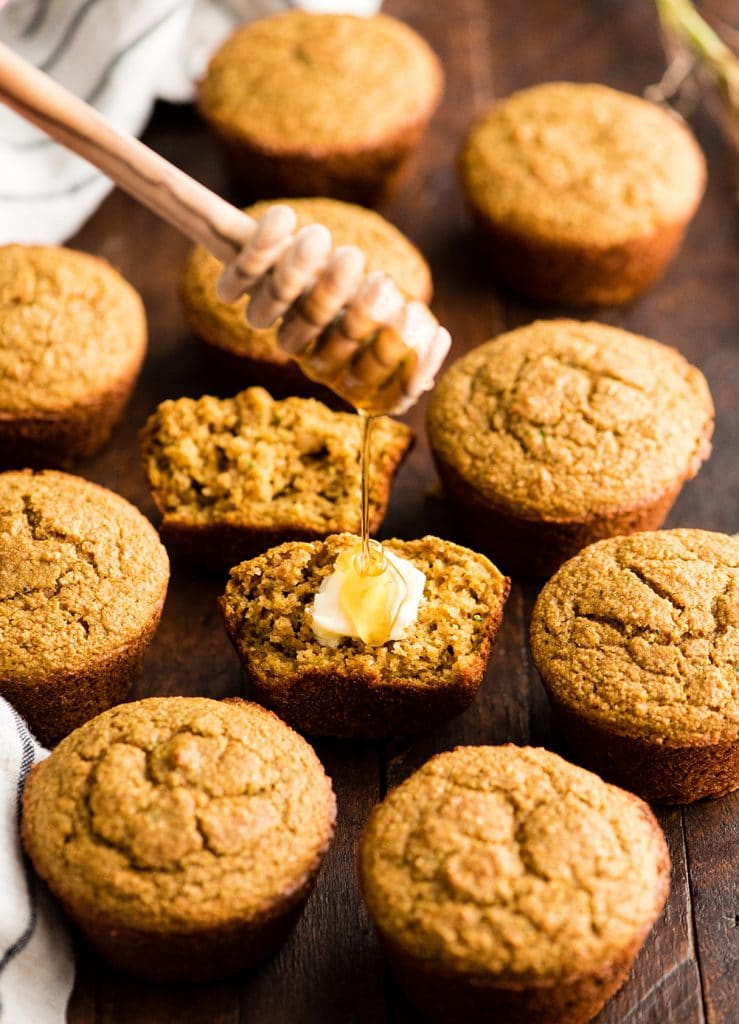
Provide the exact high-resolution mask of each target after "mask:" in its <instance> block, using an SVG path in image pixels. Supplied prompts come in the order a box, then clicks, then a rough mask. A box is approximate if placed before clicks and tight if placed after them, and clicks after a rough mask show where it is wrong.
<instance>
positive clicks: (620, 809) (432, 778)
mask: <svg viewBox="0 0 739 1024" xmlns="http://www.w3.org/2000/svg"><path fill="white" fill-rule="evenodd" d="M359 871H360V881H361V884H362V890H363V893H364V898H365V901H366V903H367V906H368V909H369V911H370V914H371V915H372V917H373V919H374V921H375V923H376V925H377V927H378V929H379V931H380V935H381V937H382V939H383V941H384V943H385V945H386V949H387V951H388V953H389V956H390V960H391V964H393V965H395V966H396V967H397V966H400V970H401V974H400V980H401V983H402V982H403V981H404V980H405V981H406V982H407V983H410V993H411V996H412V997H415V998H416V1001H418V1000H419V998H420V1000H421V1002H420V1003H419V1005H420V1006H421V1008H422V1009H423V1010H424V1011H425V1012H427V1013H430V1014H431V1017H432V1019H435V1020H439V1019H443V1020H449V1019H455V1018H453V1017H450V1016H448V1008H447V1014H445V1013H444V1012H443V1011H444V995H443V986H444V984H445V982H448V983H452V984H454V983H455V982H456V983H457V984H461V985H464V984H465V983H467V984H469V985H470V986H471V989H472V993H469V992H468V993H467V995H464V994H462V996H461V1000H462V1001H461V1003H460V1004H458V1005H461V1006H464V1007H465V1009H468V1008H469V1007H468V1006H466V1005H465V1003H466V1000H467V999H469V998H472V999H475V998H476V999H478V1000H480V1002H478V1003H477V1004H476V1009H477V1010H478V1012H482V1011H483V1009H484V1008H485V1000H486V999H488V1000H489V1001H490V1002H489V1006H490V1007H492V1006H493V1005H495V1006H498V1005H499V1003H500V1006H499V1009H500V1010H503V1014H502V1017H501V1019H502V1020H505V1021H508V1020H522V1021H529V1020H534V1019H536V1020H545V1021H550V1020H567V1021H583V1020H588V1019H589V1018H590V1016H592V1015H593V1014H594V1012H595V1011H596V1010H597V1009H598V1008H599V1006H598V1007H595V1008H594V1007H593V1006H592V1005H591V1006H589V1007H587V1006H584V1005H577V1004H575V1005H569V1006H568V1013H569V1015H567V1016H551V1015H550V1014H551V1011H552V1009H553V1008H554V1009H555V1010H558V1011H559V1013H560V1014H561V1007H557V1004H558V1002H559V1000H560V998H561V996H562V993H563V992H565V993H566V991H567V989H568V987H569V986H571V985H573V984H574V983H575V979H578V978H579V979H583V978H585V977H587V976H588V975H590V976H592V977H600V978H605V979H607V980H606V981H605V984H604V986H603V987H604V991H601V992H600V1005H602V1003H603V1002H604V1001H605V998H607V996H608V995H610V994H611V993H612V992H613V991H614V990H615V988H616V987H618V984H620V982H621V981H622V980H623V974H624V973H625V972H621V975H620V977H619V978H618V980H617V981H616V982H615V984H614V978H613V977H608V967H609V965H612V964H619V965H620V964H621V962H622V960H623V957H624V953H625V951H628V953H629V954H630V959H633V956H634V955H635V951H636V950H635V947H636V948H638V947H639V946H640V945H641V943H642V942H643V940H644V938H645V936H646V934H647V932H648V931H649V929H650V928H651V926H652V924H653V923H654V921H655V919H656V917H657V916H658V914H659V912H660V910H661V909H662V905H663V903H664V901H665V897H666V894H667V890H668V885H669V858H668V853H667V848H666V845H665V842H664V839H663V837H662V834H661V832H660V829H659V826H658V825H657V823H656V821H655V820H654V818H653V816H652V815H651V813H650V811H649V809H648V807H647V806H646V805H645V804H643V803H642V802H641V801H640V800H638V799H637V798H635V797H634V796H632V795H631V794H628V793H625V792H623V791H621V790H618V789H616V788H615V787H613V786H609V785H607V784H606V783H604V782H602V781H601V780H600V779H599V778H598V777H597V776H595V775H592V774H590V773H589V772H585V771H583V770H582V769H580V768H577V767H575V766H574V765H571V764H569V763H568V762H566V761H564V760H563V759H562V758H560V757H558V756H557V755H556V754H553V753H551V752H549V751H546V750H543V749H534V748H518V747H514V746H512V745H510V744H509V745H507V746H503V747H458V748H457V749H456V750H455V751H453V752H450V753H444V754H439V755H437V756H436V757H434V758H432V759H431V760H430V761H429V762H427V763H426V764H425V765H424V766H423V767H422V768H421V769H419V771H417V772H415V773H414V774H413V775H412V776H411V777H410V778H409V779H408V780H406V781H405V782H404V783H402V784H401V785H400V786H399V787H398V788H397V789H395V790H393V791H392V792H391V793H390V794H389V795H388V796H387V797H386V799H385V800H384V801H383V803H382V804H381V805H380V806H379V807H378V808H376V809H375V811H374V812H373V814H372V816H371V818H370V820H369V823H368V825H367V827H366V829H365V832H364V834H363V836H362V840H361V844H360V853H359ZM396 957H397V958H398V959H397V960H396ZM411 963H412V964H414V965H415V971H416V972H417V973H416V976H415V980H414V968H413V967H409V964H411ZM408 972H410V974H408ZM433 977H435V978H436V979H437V981H436V982H434V981H433V980H432V978H433ZM423 979H426V980H428V983H429V985H430V986H431V987H430V989H429V990H428V993H427V994H426V996H425V997H424V988H423ZM406 987H408V986H407V985H406ZM542 988H543V989H545V990H547V989H548V990H549V996H550V1003H549V1007H548V1008H547V1009H544V1010H543V1011H542V1014H541V1016H537V1017H532V1016H530V1015H529V1013H528V1009H527V1003H526V995H525V993H526V990H527V989H528V990H529V991H530V993H531V995H532V996H533V997H534V998H535V999H540V998H541V995H542V992H541V989H542ZM434 990H436V991H434ZM516 994H517V995H518V998H519V1003H518V1005H517V1011H518V1013H519V1016H508V1015H507V1014H506V1013H505V1009H509V1010H510V1008H509V1007H508V1005H507V1001H508V1000H509V999H513V998H515V995H516ZM471 1005H475V1004H471ZM584 1011H589V1012H584ZM456 1019H460V1018H456ZM468 1019H472V1018H468ZM480 1019H483V1018H482V1017H481V1018H480Z"/></svg>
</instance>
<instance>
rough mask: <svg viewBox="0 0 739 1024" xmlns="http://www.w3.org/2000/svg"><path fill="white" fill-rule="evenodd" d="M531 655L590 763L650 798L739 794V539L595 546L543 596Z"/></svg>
mask: <svg viewBox="0 0 739 1024" xmlns="http://www.w3.org/2000/svg"><path fill="white" fill-rule="evenodd" d="M531 647H532V652H533V655H534V660H535V662H536V665H537V668H538V669H539V672H540V674H541V676H542V679H543V680H544V683H545V686H546V688H547V691H548V693H549V695H550V697H551V699H552V700H553V702H554V705H555V710H557V712H558V714H559V715H560V719H561V721H562V723H563V725H564V727H565V731H566V732H567V734H568V736H569V738H570V741H571V743H572V744H573V748H574V749H575V750H576V751H577V753H578V755H579V756H580V757H581V758H582V759H583V760H584V761H585V762H586V763H587V764H588V765H593V767H595V768H597V769H599V770H602V771H603V772H604V773H605V774H608V775H609V776H610V777H612V778H614V779H616V780H622V781H624V784H625V783H626V782H627V781H628V783H630V787H631V788H633V789H634V790H635V791H636V792H639V793H644V794H646V795H648V796H649V798H650V799H661V800H673V801H674V800H679V801H688V800H694V799H698V798H699V797H701V796H707V795H716V794H718V793H722V792H728V791H729V790H730V789H734V788H736V787H737V786H739V674H738V673H737V666H738V665H739V541H737V540H736V539H735V538H732V537H727V536H725V535H723V534H719V533H709V532H707V531H704V530H665V531H661V532H657V533H641V534H635V535H634V536H633V537H615V538H613V539H611V540H608V541H602V542H601V543H599V544H595V545H593V546H592V547H589V548H587V549H586V550H585V551H583V552H581V553H580V554H579V555H578V556H577V557H576V558H574V559H572V560H571V561H570V562H568V563H566V565H564V566H563V567H562V568H561V569H560V571H559V572H558V573H557V575H556V576H555V577H554V578H553V579H552V580H550V581H549V583H548V584H547V585H546V586H545V587H544V590H543V591H542V593H541V594H540V596H539V599H538V601H537V604H536V608H535V611H534V616H533V619H532V624H531ZM602 734H605V735H604V736H602ZM619 738H620V739H621V740H623V749H620V746H619ZM627 748H628V751H631V754H630V756H627ZM636 752H638V754H639V757H636ZM645 758H649V759H650V762H649V763H650V765H651V767H650V768H649V770H645V763H644V759H645ZM711 762H713V763H711Z"/></svg>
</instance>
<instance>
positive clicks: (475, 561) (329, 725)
mask: <svg viewBox="0 0 739 1024" xmlns="http://www.w3.org/2000/svg"><path fill="white" fill-rule="evenodd" d="M354 543H356V538H353V537H350V536H349V535H347V534H343V535H339V536H333V537H329V538H327V539H326V540H325V541H316V542H314V543H312V544H299V543H294V544H283V545H281V546H280V547H277V548H273V549H272V550H271V551H267V552H266V553H265V554H264V555H262V556H261V557H259V558H255V559H252V560H251V561H247V562H243V563H242V564H241V565H238V566H236V568H235V569H233V570H232V571H231V578H230V581H229V583H228V586H227V588H226V593H225V595H224V596H223V597H222V598H221V600H220V608H221V613H222V615H223V619H224V622H225V625H226V631H227V633H228V635H229V637H230V638H231V641H232V642H233V644H234V647H235V648H236V651H237V653H238V655H239V658H240V659H241V662H242V665H243V667H244V671H245V674H246V678H247V683H248V686H249V687H250V690H251V693H252V695H253V696H254V698H255V699H256V700H258V701H260V702H261V703H263V704H265V705H266V706H267V707H270V708H272V709H273V710H274V711H276V712H277V713H278V714H279V715H280V716H281V717H282V718H284V719H285V721H287V722H289V723H290V724H291V725H294V726H295V728H297V729H300V730H301V731H304V732H307V733H313V734H316V735H327V736H347V737H350V736H361V737H380V736H402V735H406V734H408V733H414V732H420V731H423V730H424V729H430V728H431V727H432V726H434V725H436V724H437V723H438V722H441V721H444V720H445V719H447V718H450V717H451V716H452V715H455V714H458V713H459V712H460V711H463V710H464V708H466V707H467V705H468V704H469V703H470V702H471V701H472V699H473V698H474V696H475V694H476V693H477V690H478V688H479V686H480V684H481V682H482V679H483V674H484V672H485V668H486V665H487V663H488V659H489V657H490V653H491V651H492V646H493V642H494V640H495V636H496V633H497V631H498V628H499V626H500V623H501V619H502V615H503V605H504V604H505V601H506V598H507V596H508V590H509V583H510V581H509V580H508V579H507V578H506V577H505V576H503V575H502V574H501V573H500V572H499V571H498V570H497V569H496V567H495V566H494V565H493V564H492V563H491V562H489V561H488V559H487V558H485V556H484V555H478V554H476V553H475V552H473V551H470V550H468V549H467V548H463V547H460V546H459V545H458V544H452V543H451V542H449V541H445V540H440V539H439V538H438V537H424V538H422V539H420V540H411V541H400V540H390V541H385V542H383V546H384V547H385V548H386V549H387V550H388V551H390V552H392V553H393V554H395V555H398V556H400V557H401V558H405V559H407V560H409V561H410V562H412V564H413V565H414V566H415V567H416V568H417V569H419V570H421V571H422V572H423V573H424V575H425V576H426V583H425V588H424V594H423V597H422V600H421V604H420V606H419V611H418V618H417V621H416V623H415V624H414V625H413V626H411V627H410V628H409V629H408V631H407V633H406V636H405V637H404V638H403V639H401V640H396V641H390V642H388V643H386V644H384V645H383V646H381V647H370V646H367V645H365V644H364V643H362V641H361V640H353V639H350V638H345V639H343V640H342V641H341V642H340V643H339V644H338V646H337V647H329V646H323V645H322V644H321V643H319V641H318V640H317V638H316V636H315V634H314V633H313V630H312V626H311V616H310V613H309V609H310V606H311V604H312V602H313V599H314V597H315V595H316V593H317V591H318V589H319V587H320V585H321V583H322V582H323V580H325V579H326V577H327V576H328V575H329V574H330V573H331V572H333V569H334V565H335V562H336V558H337V557H338V555H339V554H340V553H341V552H342V551H345V550H346V549H347V548H348V547H349V546H351V545H352V544H354Z"/></svg>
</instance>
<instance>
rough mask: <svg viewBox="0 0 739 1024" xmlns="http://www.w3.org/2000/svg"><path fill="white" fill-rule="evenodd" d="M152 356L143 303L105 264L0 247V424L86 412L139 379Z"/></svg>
mask: <svg viewBox="0 0 739 1024" xmlns="http://www.w3.org/2000/svg"><path fill="white" fill-rule="evenodd" d="M145 349H146V318H145V315H144V307H143V305H142V303H141V299H140V298H139V296H138V294H137V292H136V291H134V289H133V288H132V287H131V285H130V284H129V283H128V282H127V281H125V280H124V279H123V278H122V277H121V275H120V274H119V273H118V272H117V271H115V270H113V268H112V267H110V266H109V265H108V264H107V263H106V262H105V261H104V260H101V259H98V258H97V257H96V256H89V255H88V254H87V253H84V252H75V251H74V250H72V249H61V248H54V247H46V246H40V245H4V246H0V416H2V415H3V414H6V415H7V414H13V413H16V414H18V413H21V414H26V415H32V414H34V413H37V414H44V413H50V412H56V411H58V410H60V409H68V408H69V407H70V406H72V407H73V406H75V405H84V404H85V403H87V402H89V401H91V400H92V399H95V398H98V397H100V396H101V393H103V392H105V391H106V390H107V389H108V388H111V387H115V386H116V385H117V384H119V382H120V380H121V377H127V376H129V375H132V374H134V373H136V372H137V370H138V367H139V365H140V363H141V360H142V359H143V357H144V352H145Z"/></svg>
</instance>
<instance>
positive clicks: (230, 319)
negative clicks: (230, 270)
mask: <svg viewBox="0 0 739 1024" xmlns="http://www.w3.org/2000/svg"><path fill="white" fill-rule="evenodd" d="M279 202H280V203H284V204H285V205H287V206H290V207H292V209H293V210H295V213H296V214H297V218H298V228H303V227H306V226H307V225H308V224H315V223H318V224H324V225H325V226H326V227H327V228H328V229H329V230H330V231H331V234H332V236H333V240H334V245H335V246H340V245H357V246H359V248H360V249H361V250H362V251H363V252H364V254H365V256H366V257H367V264H366V269H367V272H368V273H369V272H370V271H373V270H382V271H384V272H385V273H386V274H388V275H389V276H390V277H392V278H393V280H394V281H395V283H396V284H397V285H398V287H399V288H400V289H401V291H403V292H404V293H405V294H406V295H407V296H408V298H410V299H419V300H420V301H422V302H428V301H429V300H430V298H431V272H430V270H429V268H428V264H427V263H426V261H425V260H424V258H423V256H422V255H421V254H420V252H419V251H418V249H416V247H415V246H414V245H413V244H412V243H411V242H409V241H408V239H407V238H406V237H405V235H403V234H401V232H400V231H398V229H397V228H396V227H393V225H392V224H390V223H389V222H388V221H386V220H385V218H384V217H381V216H380V215H379V213H375V212H374V211H373V210H365V209H364V207H362V206H355V205H354V204H353V203H344V202H341V201H340V200H338V199H280V200H279ZM273 205H274V203H272V202H259V203H255V204H254V205H253V206H250V207H248V208H247V210H246V212H247V213H248V214H250V215H251V216H252V217H261V216H262V215H263V214H264V213H266V211H267V209H268V208H269V207H270V206H273ZM222 269H223V266H222V264H221V263H220V262H219V261H218V260H217V259H216V258H215V256H213V255H212V254H211V253H209V252H208V250H207V249H204V248H203V247H202V246H196V247H195V248H194V249H193V250H192V251H191V253H190V256H189V258H188V260H187V264H186V266H185V272H184V277H183V281H182V298H183V301H184V303H185V308H186V310H187V313H188V316H189V318H190V322H191V324H192V326H193V329H194V330H195V331H196V333H198V334H200V335H202V337H204V338H205V339H206V340H207V341H209V342H210V343H211V344H213V345H218V346H220V347H221V348H226V349H229V350H231V351H233V352H236V353H237V354H239V355H246V356H250V357H251V358H252V359H263V360H266V361H268V362H271V363H279V364H284V363H288V362H289V361H290V357H289V356H288V355H287V353H286V352H283V350H282V349H281V348H280V347H279V346H278V344H277V329H278V327H279V321H278V322H277V323H276V324H275V325H274V326H272V327H269V328H267V329H266V330H257V328H255V327H251V326H250V325H249V324H248V323H247V322H246V307H247V305H248V304H249V299H248V297H247V296H244V297H243V298H241V299H239V301H238V302H221V300H220V299H219V298H218V296H217V295H216V283H217V281H218V278H219V277H220V274H221V271H222Z"/></svg>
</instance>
